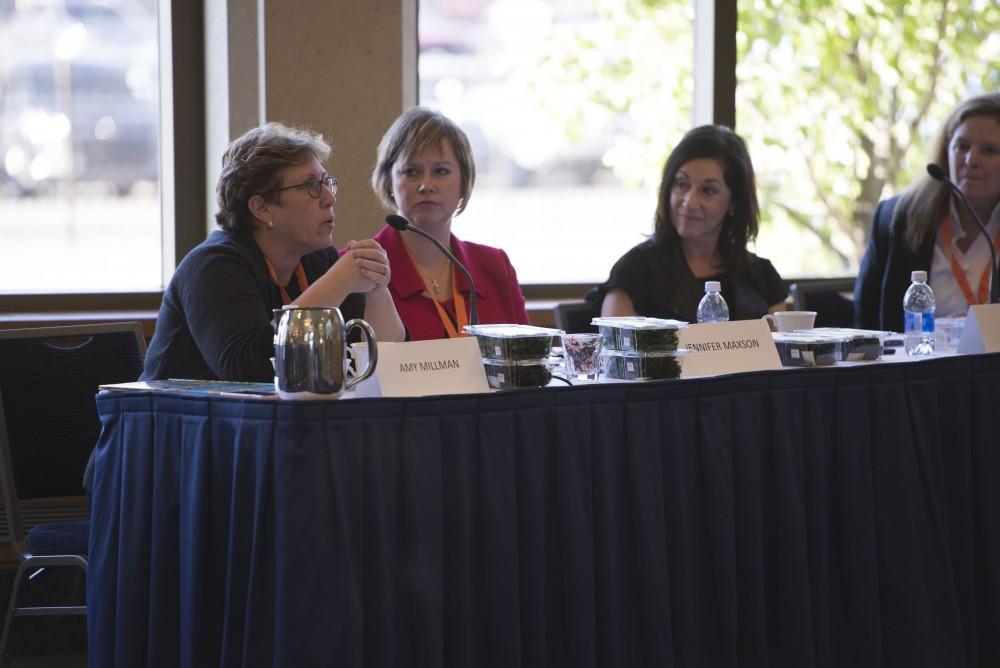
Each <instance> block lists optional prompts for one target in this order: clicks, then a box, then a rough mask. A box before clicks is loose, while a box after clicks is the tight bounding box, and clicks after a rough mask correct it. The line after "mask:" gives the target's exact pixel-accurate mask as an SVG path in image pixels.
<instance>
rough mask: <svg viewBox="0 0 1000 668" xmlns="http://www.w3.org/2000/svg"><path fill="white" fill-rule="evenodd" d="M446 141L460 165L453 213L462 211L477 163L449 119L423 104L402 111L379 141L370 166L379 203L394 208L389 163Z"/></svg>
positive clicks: (469, 191) (469, 192)
mask: <svg viewBox="0 0 1000 668" xmlns="http://www.w3.org/2000/svg"><path fill="white" fill-rule="evenodd" d="M445 140H447V141H448V143H449V144H450V145H451V149H452V151H454V153H455V159H456V160H457V161H458V167H459V176H460V186H459V195H460V197H461V199H460V200H459V203H458V209H457V210H456V211H455V213H456V214H459V213H462V212H463V211H464V210H465V206H466V204H468V203H469V198H470V197H471V196H472V187H473V185H475V183H476V163H475V160H474V159H473V157H472V146H471V145H470V144H469V138H468V137H467V136H466V135H465V133H464V132H463V131H462V128H460V127H458V126H457V125H456V124H455V122H454V121H452V120H451V119H450V118H448V117H447V116H445V115H444V114H442V113H440V112H437V111H434V110H432V109H428V108H426V107H413V108H412V109H410V110H408V111H406V112H404V113H403V114H402V115H401V116H400V117H399V118H397V119H396V121H395V122H394V123H393V124H392V126H391V127H390V128H389V129H388V130H387V131H386V133H385V135H383V136H382V141H380V142H379V145H378V157H377V158H376V160H375V168H374V169H372V189H373V190H374V191H375V195H376V196H377V197H378V199H379V201H380V202H381V203H382V206H384V207H385V208H386V209H389V210H394V209H395V208H396V201H395V198H394V197H393V195H392V166H393V165H395V164H396V162H397V161H399V160H400V159H402V160H406V159H408V158H409V157H410V156H411V155H414V154H416V153H420V152H422V151H425V150H427V149H430V148H435V149H441V148H442V142H444V141H445Z"/></svg>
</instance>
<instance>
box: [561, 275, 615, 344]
mask: <svg viewBox="0 0 1000 668" xmlns="http://www.w3.org/2000/svg"><path fill="white" fill-rule="evenodd" d="M603 299H604V294H603V293H602V292H601V287H600V286H596V287H593V288H591V289H590V290H587V294H585V295H584V297H583V299H582V300H580V301H573V302H559V303H558V304H556V307H555V311H554V315H555V321H556V327H557V328H558V329H561V330H563V331H564V332H567V333H570V334H576V333H580V332H596V331H597V327H595V326H593V325H591V324H590V321H591V320H593V319H594V318H596V317H597V316H599V315H601V301H602V300H603Z"/></svg>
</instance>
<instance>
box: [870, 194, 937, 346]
mask: <svg viewBox="0 0 1000 668" xmlns="http://www.w3.org/2000/svg"><path fill="white" fill-rule="evenodd" d="M898 200H899V198H898V197H894V198H892V199H889V200H885V201H882V202H879V204H878V207H876V209H875V215H874V216H873V218H872V227H871V232H870V233H869V235H868V247H867V248H866V249H865V255H864V257H863V258H862V259H861V269H860V270H859V271H858V278H857V280H856V281H855V283H854V325H855V327H862V328H864V329H882V330H887V331H892V332H901V331H903V295H904V294H905V293H906V289H907V288H908V287H910V272H911V271H914V270H917V269H922V270H924V271H926V272H927V273H928V275H930V271H931V258H932V257H933V255H934V235H933V234H932V235H929V236H928V238H927V240H925V241H924V242H923V243H922V244H920V248H918V249H917V250H916V251H915V252H914V251H913V250H911V249H910V247H909V246H907V244H906V240H905V238H904V236H905V234H906V217H905V216H903V215H900V216H899V217H898V218H897V219H896V221H895V223H893V220H892V212H893V210H894V209H895V208H896V202H897V201H898Z"/></svg>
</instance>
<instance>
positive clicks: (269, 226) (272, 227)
mask: <svg viewBox="0 0 1000 668" xmlns="http://www.w3.org/2000/svg"><path fill="white" fill-rule="evenodd" d="M264 224H265V225H267V229H268V230H273V229H274V221H273V220H269V221H267V222H266V223H264Z"/></svg>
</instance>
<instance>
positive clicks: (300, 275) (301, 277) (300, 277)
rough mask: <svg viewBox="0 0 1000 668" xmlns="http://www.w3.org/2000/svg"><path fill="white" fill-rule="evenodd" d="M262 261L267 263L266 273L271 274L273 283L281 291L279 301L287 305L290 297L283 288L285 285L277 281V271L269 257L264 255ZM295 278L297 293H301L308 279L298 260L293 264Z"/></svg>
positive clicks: (307, 283)
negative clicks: (297, 287)
mask: <svg viewBox="0 0 1000 668" xmlns="http://www.w3.org/2000/svg"><path fill="white" fill-rule="evenodd" d="M264 262H266V263H267V273H269V274H271V280H272V281H274V284H275V285H277V286H278V290H280V291H281V301H282V303H284V304H285V306H288V305H289V304H291V303H292V298H291V297H289V296H288V291H287V290H285V286H284V285H282V284H281V283H279V282H278V272H277V270H276V269H275V268H274V264H272V262H271V258H269V257H268V256H266V255H265V256H264ZM295 280H296V281H298V284H299V294H300V295H301V294H302V293H303V292H305V291H306V288H308V287H309V281H307V280H306V270H305V269H303V268H302V263H301V262H299V263H298V264H297V265H295Z"/></svg>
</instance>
